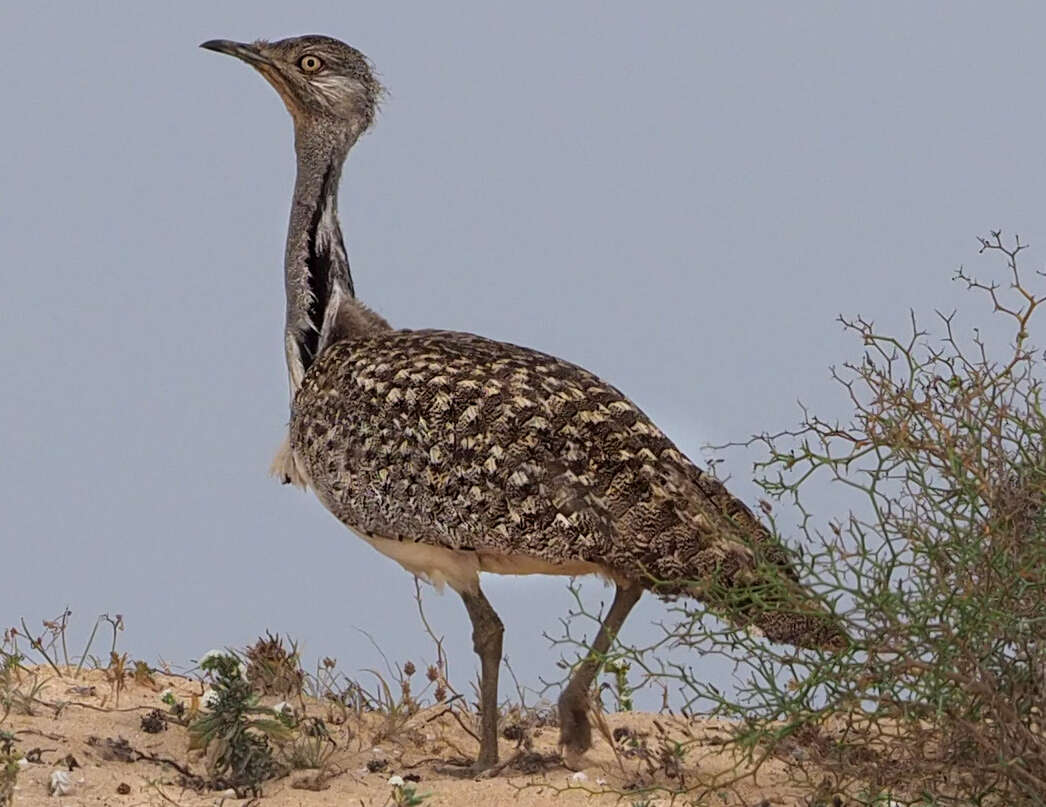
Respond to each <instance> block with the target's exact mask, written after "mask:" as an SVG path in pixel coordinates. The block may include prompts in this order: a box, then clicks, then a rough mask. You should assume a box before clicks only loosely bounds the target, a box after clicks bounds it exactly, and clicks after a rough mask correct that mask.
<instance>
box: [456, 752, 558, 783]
mask: <svg viewBox="0 0 1046 807" xmlns="http://www.w3.org/2000/svg"><path fill="white" fill-rule="evenodd" d="M561 764H563V757H561V756H560V755H559V754H556V753H551V754H541V753H538V752H537V751H519V752H517V753H516V754H513V755H512V756H511V757H510V758H509V759H506V760H505V761H504V762H494V763H483V762H480V761H478V760H477V761H476V762H467V761H466V760H460V762H459V761H458V760H454V761H452V762H450V763H449V764H448V765H443V766H440V767H437V768H436V772H437V773H441V774H445V775H446V776H453V777H454V778H457V779H493V778H494V777H496V776H500V775H501V774H502V773H504V772H505V771H506V770H509V769H511V770H514V771H518V772H520V773H525V774H533V773H539V772H541V771H545V770H548V769H549V768H551V767H556V766H558V765H561ZM572 770H577V769H576V768H574V769H572Z"/></svg>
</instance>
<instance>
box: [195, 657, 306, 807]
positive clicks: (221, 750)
mask: <svg viewBox="0 0 1046 807" xmlns="http://www.w3.org/2000/svg"><path fill="white" fill-rule="evenodd" d="M200 669H201V670H203V671H204V672H205V673H209V674H210V675H211V677H212V680H211V687H212V689H211V691H212V692H213V693H214V698H213V701H212V703H211V704H210V706H209V709H208V710H207V711H205V712H203V713H201V714H200V715H199V716H198V717H197V718H196V719H195V720H193V721H192V722H191V723H190V724H189V738H190V743H189V747H190V749H201V750H203V751H205V752H206V754H207V772H208V774H209V776H210V782H209V784H210V786H211V787H213V788H214V789H216V790H221V789H225V788H229V787H231V788H233V789H234V790H236V791H237V792H245V791H246V792H250V793H252V794H255V795H257V794H258V793H260V791H261V783H262V782H264V781H265V780H267V779H272V778H273V777H275V776H278V775H279V774H280V773H282V772H283V770H282V766H281V765H280V763H279V762H277V760H276V759H275V758H274V756H273V751H272V743H274V742H275V743H284V742H287V741H289V740H291V739H292V738H293V734H292V732H291V730H290V728H289V727H288V726H287V724H286V723H285V722H284V721H283V720H281V719H279V716H277V715H276V714H275V712H273V710H272V709H269V708H267V707H264V706H260V705H259V703H258V698H257V696H256V695H255V693H254V692H253V691H252V689H251V685H250V683H249V682H248V681H247V675H246V669H245V667H244V664H243V662H242V661H241V660H240V658H239V657H238V656H237V655H235V654H234V653H232V652H217V651H211V652H210V653H208V654H207V655H206V656H204V658H203V659H201V661H200Z"/></svg>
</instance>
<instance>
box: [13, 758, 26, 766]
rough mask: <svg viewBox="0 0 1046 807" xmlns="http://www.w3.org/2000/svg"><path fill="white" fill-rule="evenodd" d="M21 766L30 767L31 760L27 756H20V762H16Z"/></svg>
mask: <svg viewBox="0 0 1046 807" xmlns="http://www.w3.org/2000/svg"><path fill="white" fill-rule="evenodd" d="M15 764H16V765H17V766H18V767H19V768H28V767H29V760H28V759H26V758H25V757H19V758H18V762H16V763H15Z"/></svg>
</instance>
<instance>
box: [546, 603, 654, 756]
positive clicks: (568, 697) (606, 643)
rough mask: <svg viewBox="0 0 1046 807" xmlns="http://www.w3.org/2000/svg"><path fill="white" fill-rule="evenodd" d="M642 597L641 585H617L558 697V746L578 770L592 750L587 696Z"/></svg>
mask: <svg viewBox="0 0 1046 807" xmlns="http://www.w3.org/2000/svg"><path fill="white" fill-rule="evenodd" d="M642 593H643V589H642V587H640V586H638V585H633V586H627V587H626V586H622V585H620V584H619V585H618V587H617V590H616V591H615V593H614V602H613V603H612V604H611V606H610V611H609V613H607V615H606V618H605V619H604V620H603V624H602V625H601V626H600V628H599V633H598V634H597V635H596V640H595V641H594V642H592V646H591V648H589V653H588V655H587V656H586V657H585V660H584V661H582V662H581V663H580V664H579V665H578V666H577V669H575V670H574V675H573V677H572V678H571V679H570V682H569V683H568V684H567V685H566V687H565V688H564V689H563V692H562V694H561V695H560V696H559V744H560V745H561V746H562V747H563V751H564V761H565V762H566V764H567V766H568V767H575V766H576V765H577V763H578V762H579V758H580V756H581V755H582V754H583V753H584V752H585V751H587V750H588V749H589V748H591V747H592V726H591V725H590V724H589V722H588V693H589V690H590V689H591V687H592V682H593V681H594V680H595V678H596V673H598V672H599V668H600V667H601V666H602V665H603V661H604V659H605V657H606V653H607V651H608V650H609V649H610V645H611V644H612V643H613V641H614V639H615V637H616V636H617V633H618V631H619V630H621V625H622V623H624V621H625V617H627V616H628V614H629V612H630V611H631V610H632V608H633V606H635V604H636V603H637V602H638V601H639V598H640V596H641V595H642Z"/></svg>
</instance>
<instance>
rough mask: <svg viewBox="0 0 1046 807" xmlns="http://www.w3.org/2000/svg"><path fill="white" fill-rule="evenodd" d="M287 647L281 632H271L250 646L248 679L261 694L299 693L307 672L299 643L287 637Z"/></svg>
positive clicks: (284, 694) (246, 652)
mask: <svg viewBox="0 0 1046 807" xmlns="http://www.w3.org/2000/svg"><path fill="white" fill-rule="evenodd" d="M287 641H288V644H289V645H290V649H288V648H286V647H284V645H283V639H281V638H280V634H278V633H277V634H275V635H273V634H272V633H270V632H269V631H266V632H265V636H264V637H261V636H259V637H258V641H256V642H255V643H254V644H253V645H251V646H250V647H248V648H247V650H246V651H245V653H244V655H245V656H246V657H247V680H248V681H249V682H250V684H251V686H252V687H253V688H254V690H255V691H256V692H260V693H261V694H262V695H280V696H283V697H286V696H288V695H300V694H301V691H302V683H303V681H304V678H305V675H304V673H303V672H302V669H301V655H300V654H299V652H298V646H297V645H296V644H295V643H294V642H293V641H292V640H290V639H288V640H287Z"/></svg>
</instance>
